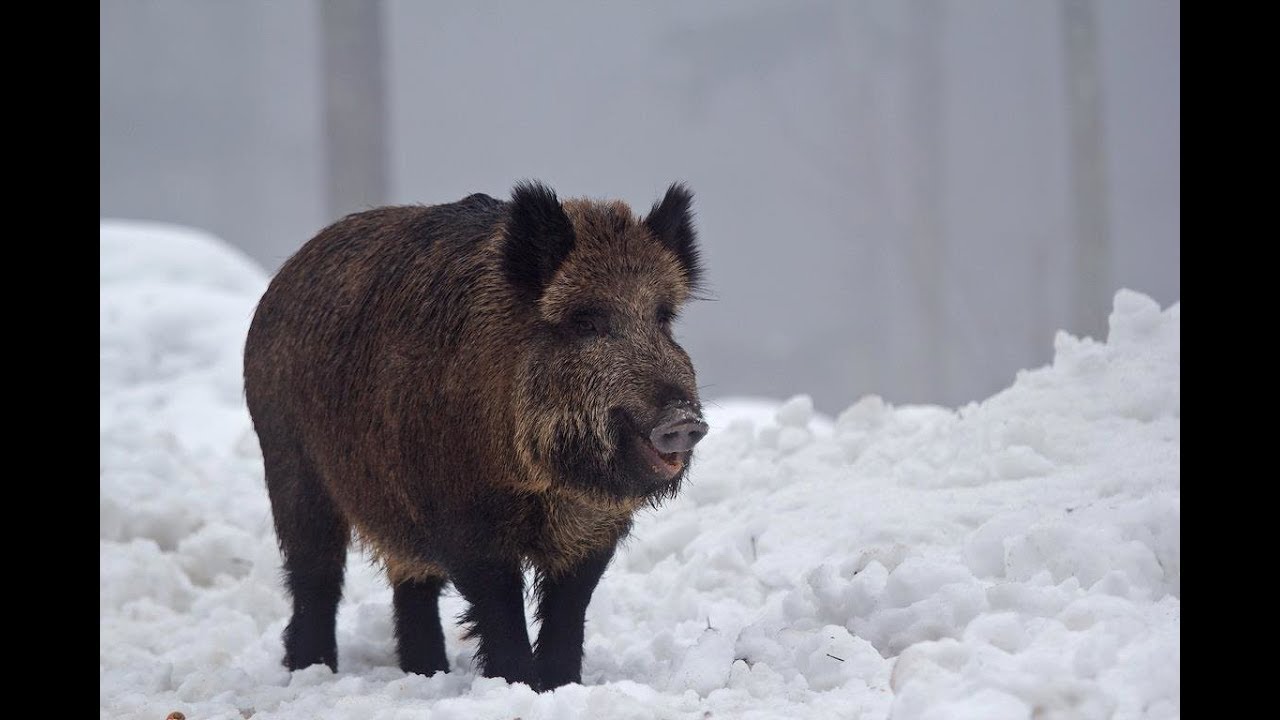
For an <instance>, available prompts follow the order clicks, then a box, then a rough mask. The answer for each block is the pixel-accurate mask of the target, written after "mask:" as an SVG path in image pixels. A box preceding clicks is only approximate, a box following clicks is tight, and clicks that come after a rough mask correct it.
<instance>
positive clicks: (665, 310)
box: [656, 305, 676, 325]
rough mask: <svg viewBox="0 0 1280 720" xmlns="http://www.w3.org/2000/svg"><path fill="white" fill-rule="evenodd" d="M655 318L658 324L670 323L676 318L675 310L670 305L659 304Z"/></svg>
mask: <svg viewBox="0 0 1280 720" xmlns="http://www.w3.org/2000/svg"><path fill="white" fill-rule="evenodd" d="M656 318H657V320H658V324H659V325H670V324H671V321H672V320H675V319H676V311H675V310H672V309H671V306H670V305H659V306H658V312H657V315H656Z"/></svg>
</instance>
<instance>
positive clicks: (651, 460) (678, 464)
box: [618, 410, 693, 482]
mask: <svg viewBox="0 0 1280 720" xmlns="http://www.w3.org/2000/svg"><path fill="white" fill-rule="evenodd" d="M618 414H619V415H621V416H622V420H623V422H622V425H623V428H624V435H625V436H628V437H629V438H630V442H631V444H632V446H633V447H634V448H635V454H636V456H637V460H638V461H639V464H641V465H642V466H644V467H645V468H646V469H647V470H648V471H649V472H650V473H651V474H652V475H653V477H654V478H656V479H658V480H661V481H663V482H670V481H671V480H674V479H675V478H676V476H678V475H679V474H680V471H682V470H684V468H685V465H687V464H688V462H689V456H690V455H692V454H693V451H691V450H686V451H684V452H669V453H664V452H659V451H658V448H656V447H654V446H653V443H652V442H651V441H650V440H649V434H648V433H646V432H642V431H641V430H640V426H639V424H638V423H636V421H635V419H634V418H632V417H631V415H630V413H628V412H626V411H625V410H623V411H621V412H620V413H618Z"/></svg>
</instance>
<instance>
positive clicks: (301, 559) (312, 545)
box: [262, 442, 351, 672]
mask: <svg viewBox="0 0 1280 720" xmlns="http://www.w3.org/2000/svg"><path fill="white" fill-rule="evenodd" d="M262 445H263V448H262V456H263V464H264V466H265V469H266V475H267V490H268V493H269V494H270V496H271V513H272V515H273V516H274V517H275V525H276V537H277V538H278V539H279V541H280V552H281V553H282V554H283V555H284V580H285V586H286V587H287V588H288V591H289V595H290V596H292V597H293V617H292V619H290V620H289V625H288V627H286V628H285V631H284V664H285V667H288V668H289V669H290V670H298V669H301V668H305V667H308V666H310V665H314V664H316V663H324V664H325V665H328V666H329V668H330V669H331V670H333V671H335V672H337V669H338V645H337V641H336V638H335V635H334V623H335V620H336V619H337V614H338V600H339V599H340V598H341V597H342V575H343V569H344V566H345V565H346V560H347V543H348V542H349V540H350V538H351V530H350V526H349V525H348V524H347V522H346V520H345V519H343V517H342V516H341V515H340V514H339V513H338V509H337V508H336V507H335V506H334V504H333V501H332V500H330V499H329V496H328V494H327V493H326V492H325V490H324V488H323V487H322V486H321V484H320V480H319V478H318V477H317V476H316V474H315V472H314V470H313V469H312V468H311V465H310V464H309V463H308V462H306V460H305V459H304V458H303V457H302V454H301V453H300V452H298V451H296V450H295V449H294V448H293V447H289V446H288V445H285V446H284V447H283V449H282V448H281V447H280V446H276V445H275V444H273V443H270V442H264V443H262ZM294 447H296V446H294Z"/></svg>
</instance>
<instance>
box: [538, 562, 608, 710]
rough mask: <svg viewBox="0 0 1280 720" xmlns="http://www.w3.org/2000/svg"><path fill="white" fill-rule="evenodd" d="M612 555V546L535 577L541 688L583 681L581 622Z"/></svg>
mask: <svg viewBox="0 0 1280 720" xmlns="http://www.w3.org/2000/svg"><path fill="white" fill-rule="evenodd" d="M612 558H613V548H612V547H609V548H607V549H604V550H599V551H596V552H595V553H593V554H591V555H589V556H588V557H587V559H586V560H583V561H582V562H580V563H579V564H577V565H576V566H573V567H571V568H569V569H568V570H565V571H563V572H560V573H551V572H545V571H544V572H543V573H541V576H540V578H539V580H538V594H539V595H540V596H541V599H540V602H539V604H538V617H539V618H540V619H541V620H542V628H541V629H540V630H539V631H538V649H537V651H536V652H535V653H534V664H535V665H536V667H537V669H538V680H539V681H540V682H541V688H542V689H543V690H553V689H555V688H558V687H560V686H561V685H567V684H569V683H580V682H582V639H583V625H584V623H585V620H586V615H587V604H588V603H590V602H591V594H592V593H593V592H595V589H596V584H597V583H599V582H600V576H601V575H603V574H604V569H605V568H606V567H608V565H609V561H610V560H611V559H612Z"/></svg>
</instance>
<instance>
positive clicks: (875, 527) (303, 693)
mask: <svg viewBox="0 0 1280 720" xmlns="http://www.w3.org/2000/svg"><path fill="white" fill-rule="evenodd" d="M101 250H102V258H103V259H102V308H103V310H102V325H101V333H102V338H101V339H102V362H101V375H102V389H101V404H102V415H101V437H102V446H101V452H102V472H101V485H100V487H101V490H100V503H101V508H102V512H101V514H102V518H101V519H102V523H101V541H100V550H99V557H100V561H101V563H100V564H101V595H100V613H101V640H100V642H101V646H100V665H99V667H100V679H101V714H102V716H103V717H130V718H132V717H137V718H162V717H164V716H165V715H166V714H167V713H169V712H170V711H173V710H181V711H182V712H184V713H186V715H187V716H188V717H201V718H229V719H232V720H235V719H238V718H243V717H254V718H261V719H263V720H266V719H269V718H353V719H354V718H362V719H363V718H403V717H424V718H425V717H440V718H464V717H465V718H486V717H492V718H499V717H503V718H510V717H517V716H518V717H522V718H526V720H529V719H531V718H596V717H626V718H649V717H663V718H667V717H688V718H702V717H708V716H711V717H780V716H793V717H864V718H885V717H894V718H990V719H998V718H1006V717H1007V718H1028V717H1044V718H1055V717H1057V718H1094V717H1097V718H1103V717H1114V718H1139V717H1152V718H1161V717H1177V716H1178V715H1179V710H1180V705H1179V684H1180V676H1179V670H1178V668H1179V662H1178V660H1179V650H1180V644H1179V610H1180V604H1179V597H1180V581H1181V562H1180V541H1179V537H1180V517H1181V513H1180V505H1179V487H1180V474H1179V447H1180V424H1179V412H1180V393H1179V375H1180V373H1179V368H1180V359H1179V343H1180V339H1179V332H1180V325H1179V308H1178V305H1176V304H1175V305H1174V306H1172V307H1170V308H1167V309H1165V310H1161V309H1160V308H1159V307H1158V306H1156V304H1155V303H1154V302H1152V301H1151V300H1150V299H1148V298H1146V297H1144V296H1142V295H1139V294H1137V293H1133V292H1128V291H1121V292H1120V293H1118V294H1117V295H1116V299H1115V307H1114V310H1113V312H1112V315H1111V319H1110V334H1109V336H1108V338H1107V340H1106V341H1105V342H1098V341H1094V340H1090V339H1077V338H1073V337H1071V336H1069V335H1066V334H1059V335H1058V337H1057V338H1056V340H1055V348H1056V353H1055V358H1054V361H1053V364H1052V365H1050V366H1047V367H1043V368H1039V369H1036V370H1031V371H1024V372H1022V373H1019V375H1018V377H1017V379H1016V381H1015V382H1014V383H1013V385H1012V386H1011V387H1010V388H1008V389H1007V390H1005V391H1003V392H1001V393H999V394H997V395H995V396H994V397H992V398H990V399H988V400H986V401H985V402H982V403H978V404H971V405H969V406H966V407H964V408H960V409H959V410H949V409H945V408H940V407H929V406H904V407H894V406H892V405H890V404H888V403H886V402H884V401H882V400H881V399H879V398H876V397H867V398H864V399H862V400H861V401H859V402H858V403H856V404H854V405H853V406H852V407H850V408H848V409H847V410H845V411H844V412H843V413H841V414H840V416H839V417H838V418H836V419H835V420H834V421H832V420H829V419H826V418H823V417H821V416H819V415H817V414H815V413H814V412H813V406H812V402H811V401H810V400H809V399H808V398H806V397H804V396H800V397H797V398H793V399H791V400H789V401H787V402H785V403H778V402H775V401H761V400H758V399H757V400H753V399H726V400H721V401H719V402H708V403H707V405H708V419H709V422H710V424H711V425H712V432H711V434H710V435H709V436H708V437H707V439H706V440H705V441H704V442H703V444H702V445H701V446H700V448H699V453H698V458H697V459H696V460H695V465H694V467H693V470H692V476H691V481H690V483H689V485H688V488H687V491H686V492H685V493H684V494H683V495H682V496H681V497H680V498H677V499H676V500H674V501H672V502H670V503H668V504H667V505H666V506H664V507H663V508H661V509H659V510H657V511H653V512H648V513H646V514H645V515H643V516H642V517H641V518H640V520H639V522H638V523H637V525H636V529H635V532H634V534H633V536H632V538H631V539H630V540H629V541H628V543H627V545H626V546H625V547H624V548H623V549H622V550H621V551H620V553H619V555H618V557H617V559H616V560H615V561H614V563H613V566H612V567H611V568H610V570H609V572H608V573H607V574H606V575H605V578H604V580H603V581H602V582H601V585H600V588H599V590H598V591H597V593H596V596H595V598H594V599H593V602H592V604H591V607H590V610H589V611H588V624H587V638H586V655H585V661H584V682H585V684H584V685H580V686H579V685H575V686H568V687H564V688H561V689H559V690H557V691H556V692H554V693H547V694H543V695H538V694H535V693H533V692H532V691H530V690H529V689H528V688H526V687H524V686H522V685H516V686H510V685H507V684H506V683H504V682H502V681H500V680H491V679H486V678H481V677H477V676H476V673H475V671H474V669H473V668H472V667H471V656H472V652H473V645H472V642H471V641H464V640H462V639H461V637H460V632H459V629H458V628H457V627H456V626H453V625H452V624H451V623H448V624H447V625H446V627H447V628H448V629H447V634H448V639H447V642H448V649H449V655H450V660H451V663H452V667H453V671H452V672H450V673H448V674H445V675H438V676H435V677H432V678H424V677H420V676H414V675H405V674H404V673H402V672H400V671H399V670H398V669H397V667H396V657H395V652H394V640H393V629H392V622H391V593H390V590H389V589H388V588H387V587H386V584H385V581H384V580H383V579H382V577H381V576H380V575H379V574H378V573H377V572H376V571H375V570H374V569H373V568H372V567H371V566H370V564H369V562H368V559H367V558H365V557H363V556H361V555H360V554H359V553H358V552H356V551H353V552H352V554H351V556H350V558H349V562H348V578H347V584H346V589H345V595H344V600H343V604H342V607H341V610H340V614H339V619H338V644H339V654H340V662H341V672H339V673H337V674H333V673H331V672H329V670H328V669H326V668H323V667H312V668H309V669H307V670H302V671H299V672H295V673H292V674H291V673H289V672H287V671H286V670H285V669H284V668H283V667H282V666H281V665H280V659H281V655H282V648H281V646H280V633H281V631H282V630H283V628H284V625H285V622H286V621H287V619H288V617H287V613H288V603H287V602H286V601H285V598H284V595H283V591H282V588H281V585H280V579H279V562H280V559H279V554H278V551H277V549H276V546H275V540H274V535H273V532H272V528H271V516H270V506H269V504H268V501H267V498H266V492H265V488H264V486H263V482H262V467H261V458H260V455H259V453H258V448H257V442H256V438H255V437H254V436H253V434H252V431H251V429H250V425H249V419H248V415H247V413H246V412H245V409H244V404H243V395H242V390H241V380H240V353H241V352H242V349H243V344H244V334H245V332H246V330H247V327H248V322H249V319H250V317H251V315H252V311H253V307H254V304H255V303H256V301H257V299H258V297H259V296H260V294H261V292H262V291H263V290H264V289H265V286H266V278H265V276H264V275H263V274H262V273H261V271H259V270H257V269H256V268H255V267H253V265H252V264H251V263H249V262H248V261H246V260H245V259H244V258H243V256H241V255H239V254H238V253H236V252H234V251H232V250H230V249H228V248H227V247H226V246H225V245H223V244H221V243H220V242H218V241H216V240H214V239H212V238H210V237H209V236H207V235H204V234H202V233H196V232H193V231H188V230H183V229H178V228H172V227H164V226H156V225H142V224H128V223H107V222H104V223H103V229H102V235H101ZM442 604H443V613H444V615H445V617H446V619H448V618H451V617H453V616H456V615H457V614H458V613H459V612H460V611H461V610H462V609H463V604H462V602H461V600H460V598H458V597H457V596H456V595H454V594H453V593H449V594H448V595H446V597H445V598H444V600H443V603H442Z"/></svg>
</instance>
